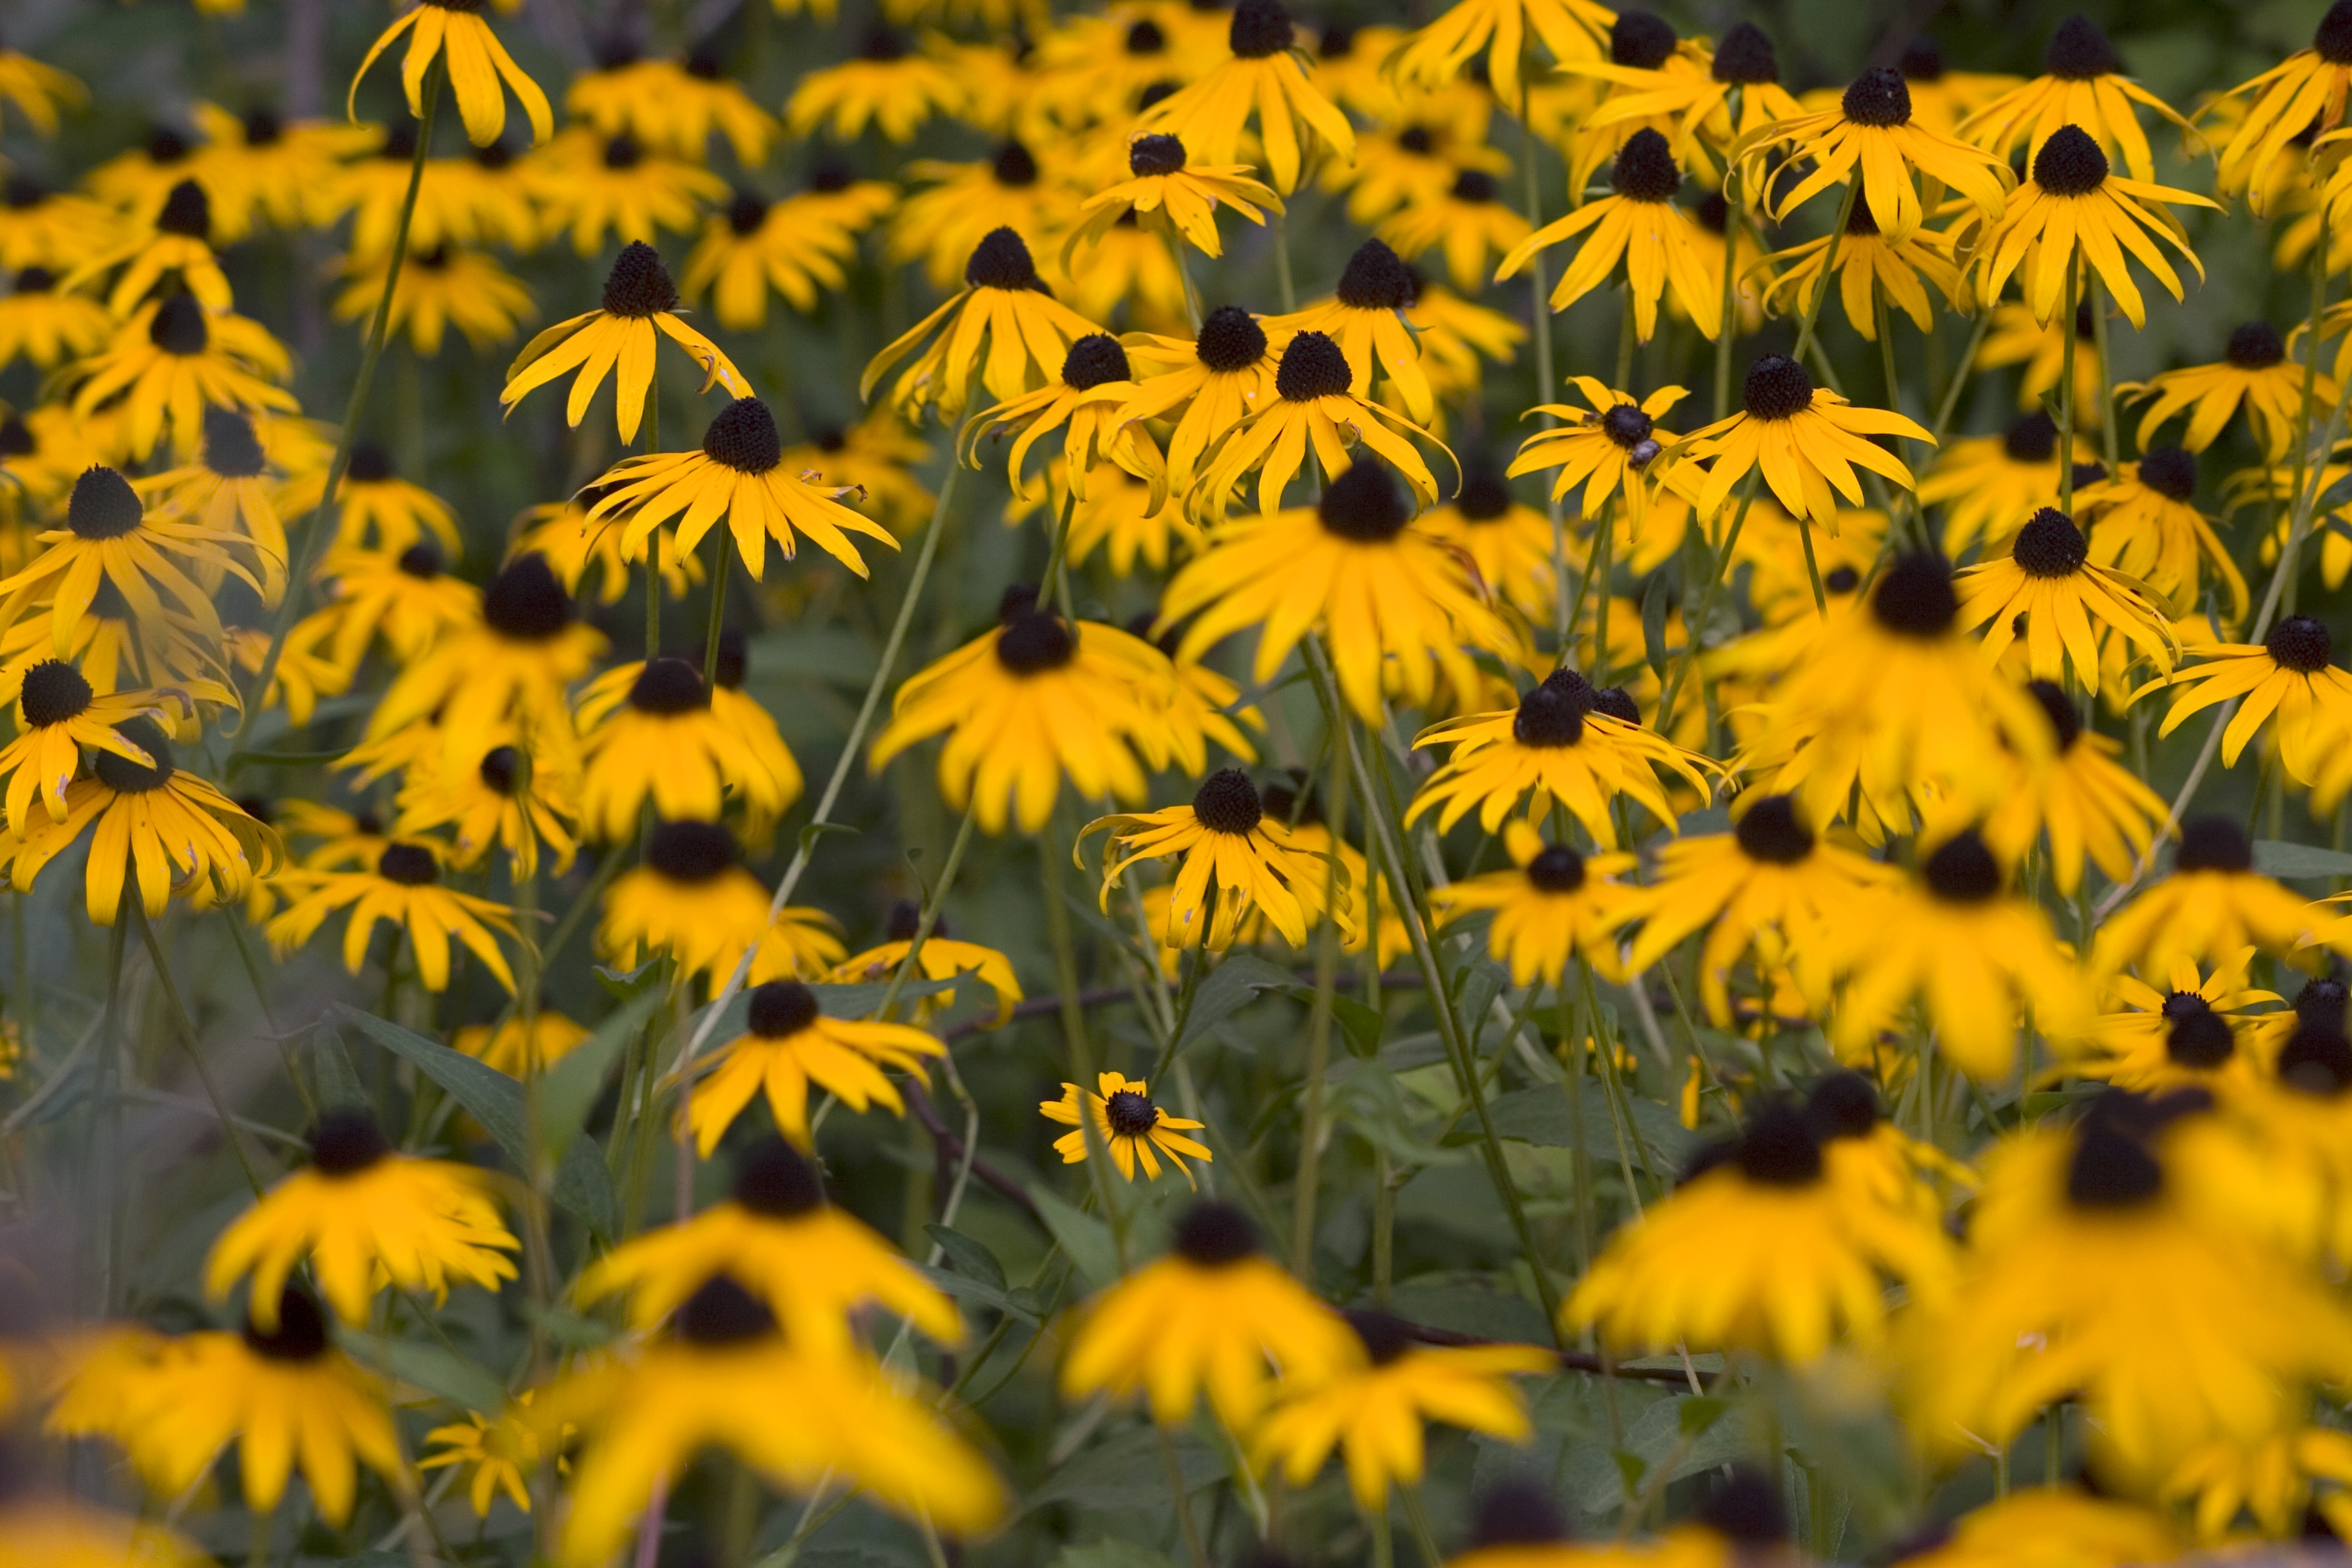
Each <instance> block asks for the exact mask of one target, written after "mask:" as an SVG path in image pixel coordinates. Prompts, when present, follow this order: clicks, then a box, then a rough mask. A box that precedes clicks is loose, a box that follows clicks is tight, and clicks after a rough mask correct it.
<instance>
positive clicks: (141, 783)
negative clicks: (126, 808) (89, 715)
mask: <svg viewBox="0 0 2352 1568" xmlns="http://www.w3.org/2000/svg"><path fill="white" fill-rule="evenodd" d="M114 732H115V733H116V734H118V735H120V736H121V737H122V738H123V739H124V740H126V741H128V742H131V744H132V745H134V746H136V747H138V748H139V749H140V750H141V751H142V752H146V753H147V754H148V755H149V756H151V757H152V758H154V759H155V765H154V766H153V767H142V766H141V765H140V764H139V763H134V762H132V761H131V759H130V758H129V757H122V756H117V755H116V754H115V753H114V752H99V753H98V755H97V757H96V759H95V760H93V761H92V762H91V763H90V769H91V771H92V772H94V773H97V774H98V781H99V783H100V784H104V785H105V786H106V787H107V788H109V789H110V790H114V791H116V792H118V793H119V794H122V795H144V794H146V793H147V792H148V791H150V790H158V789H162V788H163V786H164V785H165V784H168V783H170V782H171V778H172V773H173V761H172V742H171V740H170V738H169V737H168V736H166V735H165V734H164V733H163V725H161V724H158V723H157V722H155V721H154V720H152V719H150V718H147V717H146V716H144V715H143V714H142V716H140V717H139V718H136V719H126V720H124V721H122V722H121V723H120V724H117V725H116V726H115V727H114Z"/></svg>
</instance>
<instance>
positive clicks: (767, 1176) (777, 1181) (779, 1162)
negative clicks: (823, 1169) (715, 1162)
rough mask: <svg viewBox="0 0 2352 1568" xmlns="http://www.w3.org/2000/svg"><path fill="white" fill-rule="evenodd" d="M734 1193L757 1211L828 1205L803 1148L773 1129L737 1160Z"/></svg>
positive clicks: (770, 1213) (804, 1210)
mask: <svg viewBox="0 0 2352 1568" xmlns="http://www.w3.org/2000/svg"><path fill="white" fill-rule="evenodd" d="M752 995H753V996H754V998H756V997H757V996H758V995H759V992H758V991H754V992H753V993H752ZM733 1196H734V1199H735V1201H736V1202H737V1203H739V1204H740V1205H743V1206H744V1207H745V1208H747V1209H750V1210H751V1212H752V1213H753V1214H756V1215H766V1216H767V1217H768V1218H770V1219H793V1218H797V1217H798V1216H799V1215H804V1214H810V1213H813V1212H814V1211H815V1210H817V1209H821V1208H823V1207H824V1182H823V1181H822V1180H820V1179H819V1178H818V1176H817V1173H816V1167H815V1166H814V1165H813V1164H811V1163H809V1162H808V1160H807V1158H806V1157H805V1156H804V1155H803V1154H802V1153H801V1152H800V1151H799V1150H797V1149H795V1148H793V1146H792V1145H791V1144H790V1143H787V1142H784V1141H783V1140H782V1138H779V1137H778V1136H776V1135H775V1134H774V1133H772V1132H770V1133H767V1134H765V1135H764V1136H762V1137H761V1138H760V1139H759V1140H758V1141H757V1142H754V1143H752V1144H751V1147H750V1148H748V1149H746V1150H744V1151H743V1152H742V1154H741V1155H740V1157H739V1158H738V1159H737V1160H736V1163H735V1186H734V1188H733Z"/></svg>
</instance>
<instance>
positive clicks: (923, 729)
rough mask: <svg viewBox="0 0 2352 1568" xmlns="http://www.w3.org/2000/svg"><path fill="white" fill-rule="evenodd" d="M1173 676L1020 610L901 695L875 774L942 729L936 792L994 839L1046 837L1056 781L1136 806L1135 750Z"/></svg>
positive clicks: (1135, 651)
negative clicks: (1012, 828) (1008, 833)
mask: <svg viewBox="0 0 2352 1568" xmlns="http://www.w3.org/2000/svg"><path fill="white" fill-rule="evenodd" d="M1174 678H1175V671H1174V668H1173V667H1172V666H1171V664H1170V663H1169V660H1168V658H1167V656H1166V655H1164V654H1162V653H1161V652H1160V650H1159V649H1158V648H1156V647H1152V646H1151V645H1150V643H1148V642H1145V641H1144V640H1142V639H1141V638H1140V637H1131V636H1129V634H1127V633H1126V632H1123V631H1120V630H1119V629H1118V627H1116V626H1104V625H1102V624H1100V623H1099V622H1095V621H1076V622H1069V621H1064V620H1063V619H1061V618H1060V617H1059V616H1054V615H1049V614H1047V613H1046V612H1045V611H1043V610H1037V609H1029V610H1024V611H1021V612H1020V613H1018V614H1016V615H1014V616H1012V617H1011V618H1009V619H1008V620H1006V621H1005V622H1004V624H1003V625H1001V626H996V627H994V628H992V629H991V630H990V631H988V632H987V633H985V634H983V635H982V636H981V637H975V638H973V639H972V640H971V642H968V643H966V644H964V646H963V647H960V648H958V649H957V650H956V651H955V652H953V653H951V654H949V655H948V656H947V657H946V658H942V659H940V660H939V661H938V662H937V663H935V664H932V665H930V666H929V668H925V669H922V670H920V671H919V672H917V673H916V674H915V675H914V676H912V677H911V678H909V679H908V681H907V683H906V684H905V685H904V686H902V687H900V688H899V689H898V697H897V699H896V700H895V701H894V702H893V703H892V705H891V714H890V722H889V723H888V724H887V725H886V726H885V727H884V728H883V731H882V733H881V734H879V735H877V736H876V737H875V741H874V750H873V754H872V757H871V759H870V766H871V767H872V769H873V771H874V772H876V773H879V772H881V770H882V769H883V768H884V767H885V766H887V764H888V763H889V761H890V759H891V758H893V757H895V756H897V755H898V753H899V752H903V751H905V750H906V749H907V748H908V747H909V746H912V745H914V744H915V743H916V742H919V741H925V740H929V738H930V737H931V736H933V735H937V734H940V733H944V732H950V731H951V733H949V735H948V742H947V745H946V746H945V747H943V748H942V749H941V751H940V794H941V795H943V796H944V797H945V799H946V800H947V803H948V805H949V808H950V810H954V811H963V810H966V809H970V810H972V811H975V812H977V813H979V815H980V826H982V828H984V829H986V830H987V831H988V832H990V833H1002V832H1003V831H1004V828H1005V825H1006V824H1007V823H1008V822H1017V823H1018V824H1019V825H1020V827H1021V830H1022V831H1023V832H1024V833H1035V832H1038V831H1040V830H1041V829H1043V828H1044V827H1045V820H1046V818H1047V817H1048V816H1051V815H1052V814H1053V810H1054V799H1055V795H1057V794H1058V793H1059V791H1060V789H1061V781H1062V774H1063V773H1065V772H1066V773H1068V774H1069V775H1070V783H1071V784H1073V785H1074V786H1076V789H1077V792H1078V793H1079V794H1080V795H1084V796H1086V797H1087V798H1088V799H1099V798H1101V797H1102V796H1104V795H1115V796H1117V797H1118V799H1120V800H1123V801H1133V802H1140V801H1141V800H1142V799H1143V797H1144V793H1145V784H1144V775H1143V768H1142V764H1141V763H1139V761H1138V759H1137V756H1136V751H1137V749H1139V748H1140V747H1141V746H1143V745H1144V744H1145V742H1144V740H1143V737H1144V735H1145V734H1146V732H1147V731H1150V730H1151V729H1152V727H1153V726H1154V725H1156V724H1157V723H1159V722H1160V711H1161V710H1163V709H1164V708H1165V706H1166V703H1167V697H1166V693H1167V690H1168V689H1169V687H1170V685H1171V682H1172V681H1173V679H1174Z"/></svg>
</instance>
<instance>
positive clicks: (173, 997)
mask: <svg viewBox="0 0 2352 1568" xmlns="http://www.w3.org/2000/svg"><path fill="white" fill-rule="evenodd" d="M127 891H128V892H129V895H130V896H129V897H127V898H125V899H124V900H122V908H121V910H119V911H118V912H117V913H116V915H115V919H116V920H117V921H121V920H122V919H124V918H125V917H126V916H127V917H128V918H129V919H131V921H135V922H136V923H137V925H138V927H139V940H140V941H141V942H142V943H144V944H145V945H146V948H147V960H148V962H149V963H152V964H153V965H154V966H155V984H157V985H158V986H160V987H161V988H162V990H163V1000H164V1001H165V1002H166V1003H168V1004H169V1005H170V1006H171V1009H172V1022H173V1024H174V1025H175V1026H177V1032H178V1034H179V1037H180V1044H181V1045H182V1046H184V1047H186V1049H187V1053H188V1059H189V1060H190V1061H191V1062H194V1064H195V1068H196V1079H197V1081H199V1082H201V1083H202V1084H203V1085H204V1086H205V1099H207V1100H211V1101H212V1102H213V1114H214V1115H215V1116H217V1117H219V1118H220V1124H221V1136H222V1137H223V1138H225V1139H226V1140H227V1141H228V1146H229V1151H230V1152H232V1153H234V1154H235V1155H236V1163H237V1168H238V1169H239V1170H241V1171H243V1172H244V1173H245V1181H246V1184H247V1186H249V1187H251V1188H252V1189H253V1195H254V1196H255V1197H259V1196H261V1193H262V1186H261V1176H260V1173H258V1172H257V1171H256V1170H255V1169H254V1165H253V1160H252V1158H251V1157H250V1156H249V1155H247V1153H246V1152H245V1140H244V1139H242V1138H240V1137H238V1136H237V1131H236V1118H235V1117H233V1116H231V1115H230V1114H229V1110H228V1102H227V1101H226V1100H223V1099H222V1098H221V1092H220V1085H219V1084H217V1083H215V1082H214V1081H213V1069H212V1067H211V1065H210V1064H209V1063H207V1062H206V1061H205V1053H204V1052H203V1051H202V1050H201V1049H199V1048H198V1047H197V1045H196V1024H195V1020H194V1019H193V1018H191V1017H189V1016H188V1009H187V1005H186V1004H185V1003H184V1002H182V1001H181V1000H180V988H179V987H178V986H177V985H175V984H173V983H172V966H171V965H170V964H169V963H165V962H164V959H163V944H162V943H160V942H157V941H156V940H155V928H154V927H153V926H152V924H150V923H149V922H148V920H147V906H146V905H145V904H144V903H143V902H142V901H141V900H140V898H139V893H138V889H137V888H136V887H133V888H131V889H127Z"/></svg>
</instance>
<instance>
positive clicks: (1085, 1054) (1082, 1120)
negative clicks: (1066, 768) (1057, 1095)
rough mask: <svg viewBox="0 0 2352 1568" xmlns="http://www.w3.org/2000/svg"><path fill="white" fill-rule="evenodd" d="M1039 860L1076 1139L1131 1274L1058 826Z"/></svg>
mask: <svg viewBox="0 0 2352 1568" xmlns="http://www.w3.org/2000/svg"><path fill="white" fill-rule="evenodd" d="M1037 859H1038V863H1039V866H1040V868H1041V869H1042V872H1043V875H1042V877H1041V879H1040V880H1041V883H1042V890H1043V892H1044V895H1045V934H1046V938H1047V940H1048V941H1049V942H1051V943H1052V945H1053V949H1054V979H1055V984H1056V985H1057V986H1058V987H1059V989H1060V993H1061V998H1062V1037H1063V1039H1064V1041H1065V1042H1066V1044H1067V1045H1068V1047H1069V1049H1070V1078H1071V1079H1072V1081H1074V1082H1075V1083H1076V1085H1077V1089H1078V1133H1079V1136H1080V1137H1081V1138H1082V1139H1083V1140H1084V1142H1085V1143H1086V1146H1087V1160H1086V1164H1087V1177H1088V1179H1089V1180H1090V1181H1091V1183H1092V1184H1093V1186H1094V1190H1095V1201H1096V1202H1097V1204H1099V1205H1101V1206H1102V1211H1103V1217H1104V1219H1106V1220H1107V1221H1108V1222H1109V1225H1110V1237H1111V1245H1112V1247H1113V1248H1114V1249H1115V1250H1116V1251H1117V1253H1118V1267H1119V1272H1121V1273H1125V1272H1126V1271H1127V1267H1128V1262H1127V1208H1126V1205H1123V1204H1121V1203H1119V1202H1118V1198H1117V1194H1115V1193H1114V1191H1113V1189H1112V1187H1111V1184H1110V1177H1111V1172H1110V1169H1109V1166H1110V1151H1109V1148H1108V1145H1107V1144H1106V1143H1105V1142H1104V1139H1103V1130H1102V1129H1101V1128H1100V1127H1099V1126H1097V1125H1096V1123H1095V1118H1094V1107H1093V1104H1092V1102H1091V1101H1090V1100H1089V1099H1088V1097H1089V1096H1091V1095H1095V1094H1097V1093H1099V1092H1100V1087H1099V1085H1098V1083H1097V1076H1096V1068H1095V1051H1094V1042H1093V1040H1092V1038H1091V1037H1089V1036H1088V1035H1087V1008H1086V1003H1085V1002H1084V1001H1083V1000H1082V999H1081V995H1080V987H1079V984H1078V947H1077V942H1076V938H1075V937H1074V936H1073V935H1072V933H1071V931H1070V907H1069V901H1068V899H1067V896H1066V894H1065V893H1064V891H1063V888H1062V880H1063V879H1062V851H1061V846H1060V844H1059V842H1058V835H1056V834H1055V831H1054V824H1053V823H1052V822H1051V821H1049V822H1048V823H1047V824H1046V826H1045V832H1043V833H1041V834H1039V835H1038V837H1037Z"/></svg>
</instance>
